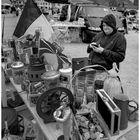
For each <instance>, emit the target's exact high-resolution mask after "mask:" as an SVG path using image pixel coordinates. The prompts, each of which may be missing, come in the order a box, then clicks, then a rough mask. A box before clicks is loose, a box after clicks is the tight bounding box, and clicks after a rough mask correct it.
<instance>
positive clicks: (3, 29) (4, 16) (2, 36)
mask: <svg viewBox="0 0 140 140" xmlns="http://www.w3.org/2000/svg"><path fill="white" fill-rule="evenodd" d="M4 23H5V15H4V16H3V24H2V43H3V38H4Z"/></svg>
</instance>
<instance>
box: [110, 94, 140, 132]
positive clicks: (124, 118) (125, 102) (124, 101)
mask: <svg viewBox="0 0 140 140" xmlns="http://www.w3.org/2000/svg"><path fill="white" fill-rule="evenodd" d="M113 101H114V102H115V103H116V105H117V106H118V107H119V108H120V110H121V120H120V130H124V129H126V128H127V126H128V120H129V116H130V115H131V113H134V112H136V111H137V110H138V104H137V103H136V102H135V101H134V100H129V98H128V96H127V95H124V94H117V95H115V96H114V97H113ZM132 102H133V103H134V104H136V107H135V108H134V110H132V112H131V113H130V112H129V105H130V103H132Z"/></svg>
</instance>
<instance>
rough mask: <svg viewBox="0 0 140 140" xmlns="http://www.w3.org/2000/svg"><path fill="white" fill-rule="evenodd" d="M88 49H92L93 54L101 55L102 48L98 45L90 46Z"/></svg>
mask: <svg viewBox="0 0 140 140" xmlns="http://www.w3.org/2000/svg"><path fill="white" fill-rule="evenodd" d="M90 48H92V49H93V51H94V52H96V53H102V52H103V50H104V48H103V47H101V46H100V44H98V46H96V45H94V44H92V43H91V44H90Z"/></svg>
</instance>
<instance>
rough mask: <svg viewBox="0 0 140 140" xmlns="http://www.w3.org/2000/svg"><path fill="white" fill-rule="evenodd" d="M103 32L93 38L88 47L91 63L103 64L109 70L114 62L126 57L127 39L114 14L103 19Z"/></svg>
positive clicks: (101, 26)
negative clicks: (118, 27)
mask: <svg viewBox="0 0 140 140" xmlns="http://www.w3.org/2000/svg"><path fill="white" fill-rule="evenodd" d="M100 28H101V32H100V33H98V34H97V35H96V36H95V37H94V38H93V40H92V43H91V44H89V45H88V47H87V53H89V61H90V64H92V65H95V64H98V65H101V66H103V67H105V68H106V69H107V70H111V69H112V68H113V63H116V64H117V67H118V68H119V63H120V62H122V61H123V60H124V58H125V52H126V45H127V43H126V39H125V37H124V35H123V34H122V33H119V32H118V31H117V28H116V19H115V16H114V15H113V14H108V15H106V16H105V17H104V18H103V19H102V21H101V25H100Z"/></svg>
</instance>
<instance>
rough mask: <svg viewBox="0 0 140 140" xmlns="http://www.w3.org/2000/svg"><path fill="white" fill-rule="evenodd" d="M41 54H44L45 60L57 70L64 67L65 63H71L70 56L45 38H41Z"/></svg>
mask: <svg viewBox="0 0 140 140" xmlns="http://www.w3.org/2000/svg"><path fill="white" fill-rule="evenodd" d="M39 56H40V57H41V56H44V59H45V61H47V63H48V64H50V65H52V66H53V68H54V69H55V70H58V69H60V68H63V64H65V63H67V64H69V65H71V62H70V61H69V59H68V57H67V56H66V55H64V54H63V53H62V52H60V51H59V50H58V49H57V48H56V47H55V46H54V45H53V44H51V43H50V42H48V41H46V40H45V39H41V40H40V48H39Z"/></svg>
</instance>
